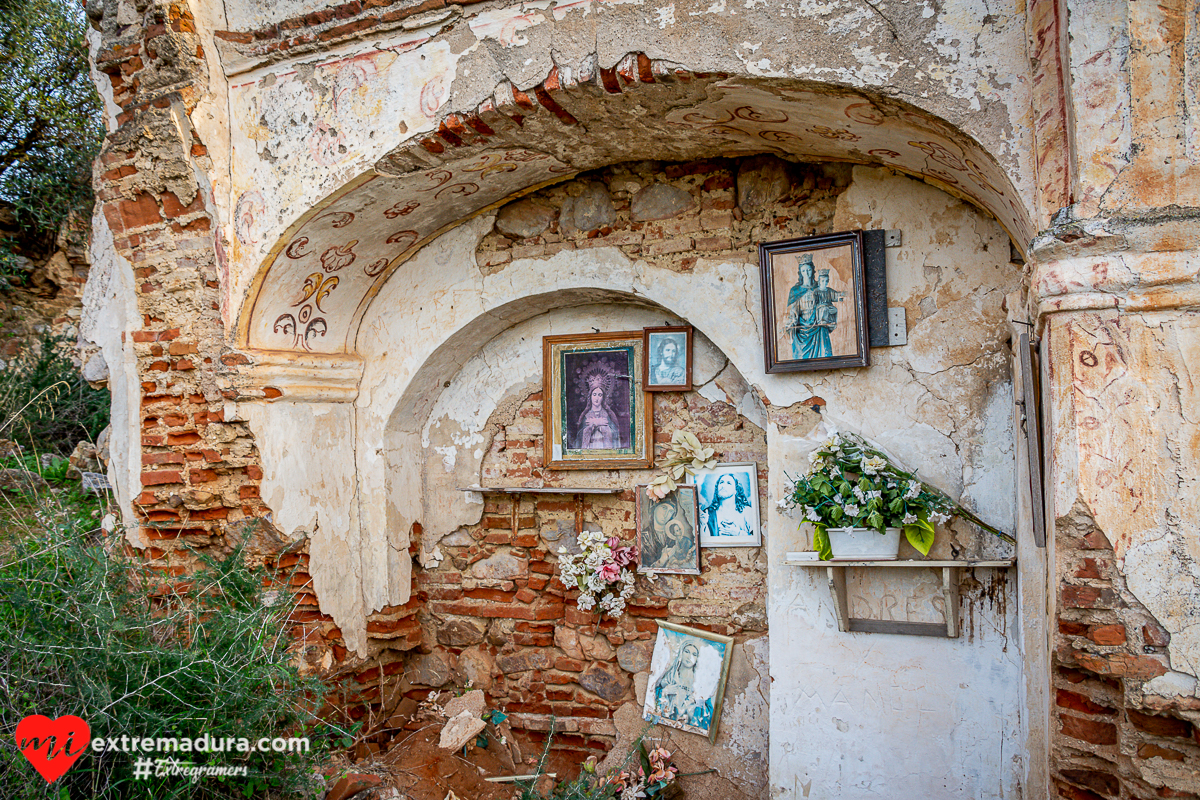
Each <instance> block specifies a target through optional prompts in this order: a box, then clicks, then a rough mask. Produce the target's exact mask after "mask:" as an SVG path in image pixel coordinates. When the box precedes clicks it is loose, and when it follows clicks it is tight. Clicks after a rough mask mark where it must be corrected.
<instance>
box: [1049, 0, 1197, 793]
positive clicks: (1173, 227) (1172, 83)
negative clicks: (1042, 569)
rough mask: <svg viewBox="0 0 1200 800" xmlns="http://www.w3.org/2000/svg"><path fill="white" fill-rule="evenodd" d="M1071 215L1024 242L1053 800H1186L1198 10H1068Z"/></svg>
mask: <svg viewBox="0 0 1200 800" xmlns="http://www.w3.org/2000/svg"><path fill="white" fill-rule="evenodd" d="M1068 6H1069V10H1070V20H1071V22H1070V33H1071V35H1070V37H1069V40H1068V41H1067V54H1068V61H1067V67H1068V69H1067V79H1068V84H1069V90H1070V93H1071V99H1072V108H1073V111H1074V115H1073V130H1072V135H1073V139H1074V147H1073V149H1072V152H1071V161H1072V170H1071V172H1072V182H1071V197H1070V198H1069V204H1068V205H1065V207H1064V208H1062V209H1061V210H1060V211H1059V213H1058V214H1056V215H1055V217H1054V219H1053V220H1052V222H1051V224H1050V225H1049V226H1048V228H1047V229H1046V230H1045V231H1044V232H1043V233H1042V234H1041V235H1040V236H1039V237H1038V238H1037V239H1036V240H1035V241H1034V242H1033V244H1032V247H1031V251H1030V253H1031V256H1032V260H1031V261H1032V266H1033V269H1032V278H1033V280H1032V286H1031V289H1032V290H1031V292H1030V294H1029V300H1030V305H1031V313H1030V318H1031V319H1035V320H1036V322H1037V324H1038V327H1037V332H1039V333H1040V334H1041V336H1042V354H1043V358H1044V363H1045V365H1046V366H1045V378H1046V382H1045V386H1046V393H1047V398H1046V408H1045V410H1044V414H1045V420H1046V422H1047V424H1048V428H1049V433H1050V434H1051V436H1052V438H1051V440H1050V441H1048V442H1047V448H1048V450H1049V456H1048V458H1047V472H1048V475H1049V479H1050V484H1049V488H1050V490H1051V494H1050V504H1049V514H1048V517H1049V519H1051V520H1052V521H1053V522H1052V524H1051V532H1052V534H1053V536H1052V542H1051V547H1052V553H1053V556H1054V561H1053V564H1054V568H1055V570H1056V574H1057V575H1058V577H1059V585H1058V586H1056V587H1054V589H1055V591H1054V596H1053V597H1052V608H1053V609H1054V618H1055V621H1056V626H1057V632H1056V634H1055V636H1054V637H1053V641H1052V646H1053V659H1054V670H1053V673H1052V681H1053V693H1054V709H1053V712H1054V713H1053V716H1054V720H1053V722H1052V733H1053V739H1052V748H1053V749H1052V754H1051V764H1052V771H1053V773H1054V779H1055V783H1056V786H1057V788H1058V791H1059V792H1060V793H1061V794H1062V796H1064V797H1072V796H1076V795H1077V794H1078V793H1079V792H1081V791H1082V792H1087V793H1092V794H1097V795H1100V796H1104V797H1120V798H1127V797H1130V798H1132V797H1143V796H1154V795H1157V796H1171V797H1188V798H1191V797H1196V796H1200V785H1198V783H1197V781H1196V778H1195V776H1196V775H1197V771H1198V770H1200V749H1198V748H1197V747H1196V745H1195V736H1196V733H1195V732H1196V730H1197V728H1196V723H1197V722H1198V721H1200V719H1198V718H1197V709H1198V707H1200V700H1197V684H1196V677H1197V667H1196V665H1197V663H1198V661H1200V651H1198V650H1197V643H1196V638H1195V633H1194V627H1195V620H1196V618H1197V616H1198V614H1200V605H1198V602H1200V592H1198V589H1197V587H1198V586H1200V571H1198V569H1197V562H1196V553H1195V552H1194V547H1193V543H1194V538H1195V537H1194V536H1192V535H1191V534H1190V533H1184V531H1194V529H1195V527H1196V525H1197V519H1196V511H1195V509H1194V508H1192V503H1191V501H1190V498H1191V497H1192V495H1194V490H1193V483H1194V480H1195V477H1194V476H1195V467H1194V465H1193V464H1192V460H1193V458H1192V454H1193V453H1194V452H1195V450H1196V428H1195V424H1194V420H1193V419H1192V414H1191V412H1190V411H1189V408H1190V401H1189V400H1188V397H1189V393H1190V392H1191V391H1192V388H1191V387H1192V383H1193V379H1192V377H1191V366H1190V364H1191V361H1190V359H1191V355H1189V354H1190V353H1191V351H1192V350H1193V349H1194V347H1195V344H1194V339H1195V334H1194V320H1193V317H1194V315H1195V311H1194V309H1195V308H1196V305H1197V300H1196V298H1197V286H1196V280H1195V276H1196V271H1197V268H1196V265H1197V253H1198V252H1200V226H1198V225H1197V217H1198V215H1200V161H1198V160H1197V157H1196V150H1195V141H1196V136H1195V132H1196V130H1197V120H1198V118H1200V117H1198V115H1200V104H1197V102H1196V93H1195V81H1194V76H1195V69H1196V59H1195V53H1196V50H1195V42H1196V35H1197V30H1198V28H1200V22H1198V20H1197V16H1196V8H1195V4H1194V3H1187V2H1165V3H1158V4H1154V5H1153V6H1148V5H1145V4H1140V3H1126V2H1117V1H1116V0H1096V1H1094V2H1093V1H1092V0H1083V1H1082V2H1080V1H1077V2H1071V3H1069V4H1068Z"/></svg>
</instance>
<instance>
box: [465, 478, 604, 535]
mask: <svg viewBox="0 0 1200 800" xmlns="http://www.w3.org/2000/svg"><path fill="white" fill-rule="evenodd" d="M458 491H460V492H478V493H480V494H569V495H571V496H573V497H574V498H575V535H576V536H578V535H579V534H581V533H583V496H584V495H585V494H620V493H621V492H623V491H625V489H624V488H621V487H616V488H605V487H595V486H592V487H585V486H541V487H529V486H460V487H458ZM519 505H520V503H519V502H518V503H512V535H513V536H516V535H517V530H518V528H519V525H518V522H519V514H518V513H517V510H518V506H519Z"/></svg>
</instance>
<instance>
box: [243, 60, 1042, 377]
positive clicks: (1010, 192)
mask: <svg viewBox="0 0 1200 800" xmlns="http://www.w3.org/2000/svg"><path fill="white" fill-rule="evenodd" d="M754 153H773V154H776V155H779V156H781V157H783V158H788V159H793V160H799V161H842V162H851V163H858V164H867V165H874V166H886V167H889V168H892V169H895V170H896V171H898V172H902V173H905V174H908V175H911V176H913V177H916V178H919V179H921V180H924V181H926V182H927V183H930V184H932V185H935V186H937V187H938V188H940V189H942V190H944V191H946V192H948V193H950V194H952V195H954V196H957V197H959V198H962V199H964V200H967V201H969V202H971V203H972V204H974V205H976V206H978V207H980V208H982V209H984V210H985V211H987V212H988V213H989V214H991V215H992V216H994V217H996V219H997V220H998V221H999V222H1000V223H1001V225H1003V226H1004V227H1005V229H1006V230H1007V231H1008V233H1009V235H1010V237H1012V239H1013V241H1014V242H1015V243H1017V245H1018V246H1019V247H1024V245H1025V243H1026V242H1028V241H1029V240H1030V239H1031V238H1032V235H1033V232H1034V228H1033V223H1032V220H1031V213H1030V211H1029V209H1028V207H1027V205H1026V204H1025V203H1024V202H1023V200H1022V198H1021V196H1020V195H1019V193H1018V192H1017V190H1016V188H1015V187H1014V181H1013V179H1012V177H1011V176H1010V175H1009V174H1008V173H1007V172H1006V171H1005V170H1004V169H1003V168H1002V167H1001V166H1000V165H999V164H998V162H997V161H996V160H995V159H994V158H992V157H991V156H990V155H989V154H988V153H987V152H986V151H985V150H984V149H983V147H982V146H981V145H980V144H979V143H978V142H977V141H975V140H974V139H972V138H971V137H969V136H967V135H966V134H965V133H963V132H962V131H961V130H959V129H957V128H955V127H954V126H952V125H950V124H949V123H947V122H945V121H944V120H941V119H939V118H937V117H935V116H933V115H932V114H930V113H929V112H926V111H923V110H921V109H918V108H916V107H914V106H909V105H906V104H903V103H900V102H898V101H895V100H891V99H885V98H880V97H872V96H868V95H867V94H865V93H861V92H857V91H851V90H848V89H845V88H842V87H832V86H828V85H822V84H816V83H812V82H803V81H796V80H787V79H775V78H758V77H753V76H747V75H731V74H728V73H705V72H695V71H689V70H685V69H682V68H680V67H678V66H677V65H674V64H670V63H667V62H660V61H653V60H651V59H649V58H648V57H646V56H644V55H641V54H631V55H628V56H626V57H625V58H623V59H622V60H621V61H619V62H618V63H617V64H616V65H614V66H613V67H610V68H600V67H599V66H597V65H596V64H595V62H594V61H590V62H587V63H584V64H583V65H581V66H580V67H578V68H576V69H571V68H568V67H562V66H559V67H555V68H554V69H553V70H552V71H551V72H550V74H549V75H548V76H547V77H546V79H545V80H544V81H542V82H541V83H540V84H538V85H537V86H535V87H533V88H532V89H529V90H520V89H518V88H516V87H515V86H513V85H512V84H510V83H503V84H501V85H500V86H498V87H497V89H496V90H495V92H494V94H493V96H492V97H490V98H488V99H487V100H485V101H484V102H483V103H481V104H480V105H479V106H478V107H477V108H476V109H474V111H472V112H471V113H469V114H450V115H447V116H445V117H443V118H442V119H441V121H440V122H439V123H438V124H437V127H436V130H435V131H433V132H431V133H428V134H423V135H419V136H416V137H412V138H410V139H408V140H407V141H405V142H404V143H403V144H401V145H399V146H398V147H396V148H395V149H393V150H392V151H390V152H388V153H387V154H386V155H384V156H383V157H382V158H380V159H379V160H378V161H377V162H376V163H375V164H374V166H373V168H372V169H371V170H370V171H369V172H367V173H364V174H362V175H359V176H358V177H357V178H355V179H354V180H352V181H350V182H348V183H347V184H345V185H344V186H343V187H342V188H341V189H339V190H338V191H337V192H335V193H333V194H331V195H330V196H328V197H327V198H326V199H325V200H323V201H322V202H320V203H318V204H317V205H316V206H314V207H313V208H312V209H311V210H309V211H308V212H307V213H306V214H304V215H303V216H302V217H301V218H300V219H298V220H297V221H296V222H295V223H294V224H292V225H291V227H290V228H289V229H288V230H287V231H286V232H285V233H284V235H283V236H282V237H280V238H279V240H278V241H277V243H276V244H275V246H274V248H273V249H272V250H271V251H270V253H269V255H268V256H267V258H266V259H265V261H264V262H263V263H262V265H261V266H260V268H259V270H258V273H257V275H256V276H255V278H254V280H253V282H252V284H251V288H250V291H249V297H248V298H247V302H246V303H245V304H244V305H243V311H242V314H241V317H240V320H239V326H238V340H239V344H240V345H242V346H243V347H247V348H249V349H253V350H261V351H284V352H289V351H290V352H295V353H307V352H311V353H319V354H353V353H355V352H356V351H357V341H356V340H357V336H358V332H359V325H360V323H361V321H362V319H363V316H364V314H365V313H366V310H367V308H368V307H369V306H370V303H371V301H372V300H373V299H374V297H375V296H376V295H377V294H378V293H379V291H380V289H381V288H382V286H383V285H384V284H385V283H386V282H387V281H388V280H389V278H390V277H391V276H392V275H394V274H396V272H397V270H398V268H399V267H400V265H401V264H403V263H404V262H405V261H407V260H408V259H409V258H411V257H412V256H413V255H414V254H415V253H417V252H418V251H419V250H420V249H421V248H422V247H423V246H424V245H425V244H427V243H428V242H430V241H432V240H433V239H435V238H436V237H437V236H439V235H441V234H442V233H444V232H445V231H447V230H449V229H451V228H453V227H455V226H457V225H459V224H461V223H462V222H463V221H464V220H467V219H470V218H472V217H473V216H475V215H477V214H480V213H482V212H485V211H487V210H489V209H492V208H495V207H497V206H499V205H501V204H503V203H505V202H507V201H509V200H511V199H512V198H514V197H518V196H521V195H524V194H527V193H529V192H531V191H535V190H537V189H539V188H541V187H543V186H546V185H549V184H552V183H555V182H558V181H562V180H566V179H568V178H570V177H571V176H573V175H575V174H578V173H580V172H584V171H587V170H592V169H597V168H599V167H603V166H607V165H609V164H612V163H617V162H620V161H628V160H630V158H631V156H634V157H639V158H645V159H653V160H666V161H683V160H690V159H696V158H703V157H708V156H713V155H730V156H741V155H750V154H754Z"/></svg>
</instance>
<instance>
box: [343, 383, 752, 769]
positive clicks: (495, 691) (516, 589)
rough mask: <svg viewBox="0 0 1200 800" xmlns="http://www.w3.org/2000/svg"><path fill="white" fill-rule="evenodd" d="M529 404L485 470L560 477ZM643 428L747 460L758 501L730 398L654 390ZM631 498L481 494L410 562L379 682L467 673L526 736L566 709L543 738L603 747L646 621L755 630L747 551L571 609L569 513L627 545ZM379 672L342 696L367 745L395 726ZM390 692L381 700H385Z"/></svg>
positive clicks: (445, 680)
mask: <svg viewBox="0 0 1200 800" xmlns="http://www.w3.org/2000/svg"><path fill="white" fill-rule="evenodd" d="M541 414H542V395H541V393H540V392H535V393H533V394H531V395H530V396H528V397H526V398H525V399H524V400H523V402H522V403H521V405H520V407H519V408H518V409H517V411H516V413H515V414H514V416H513V419H512V420H511V421H510V423H509V424H505V425H501V426H500V429H499V431H498V433H497V434H496V435H495V437H494V439H493V441H492V444H491V448H490V451H489V453H488V455H487V457H486V458H485V461H484V467H483V469H484V473H485V475H487V476H490V477H492V478H498V479H499V478H507V479H509V480H510V482H511V479H512V478H514V477H516V478H525V477H532V478H535V479H541V480H544V481H546V482H547V483H548V484H558V485H563V484H568V483H570V478H571V473H568V472H558V471H552V470H546V469H545V468H544V467H543V466H542V437H541V435H540V434H531V433H530V432H529V431H531V430H533V429H535V428H536V429H537V430H540V429H541ZM655 425H656V429H657V430H658V433H657V435H656V438H657V440H658V447H659V451H660V454H661V452H662V450H663V449H665V445H666V443H667V442H669V440H670V436H671V431H672V430H674V429H675V428H676V427H686V428H687V429H688V430H691V431H692V432H694V433H696V435H697V436H699V438H700V439H701V441H703V442H705V443H707V444H710V445H712V446H713V447H714V448H715V449H716V456H717V458H719V459H721V460H723V461H755V462H757V463H759V465H760V469H759V491H760V504H761V503H763V502H765V490H766V469H765V464H766V439H765V433H764V432H763V431H762V430H761V429H759V428H757V427H755V426H754V425H753V424H750V423H748V422H747V421H746V420H745V419H744V418H742V417H740V416H739V415H738V414H737V413H736V411H734V409H732V408H731V407H730V406H728V405H726V404H724V403H719V402H718V403H712V402H709V401H707V400H705V399H704V398H702V397H701V396H700V395H699V394H697V393H695V392H689V393H656V395H655ZM650 474H652V473H645V476H646V477H648V476H649V475H650ZM489 479H490V478H489ZM633 497H634V496H633V491H632V490H627V491H624V492H622V493H621V494H617V495H591V496H585V497H584V499H583V500H582V505H581V506H577V505H576V501H575V500H574V499H573V497H572V496H570V495H566V496H558V495H550V496H547V495H537V496H535V495H518V496H510V495H503V494H485V495H484V501H485V505H484V513H483V517H482V519H481V520H480V522H479V523H478V524H477V525H474V526H471V527H470V528H468V529H465V530H461V531H459V532H457V533H456V534H454V535H452V536H451V537H449V538H447V539H443V540H442V541H441V543H440V544H439V548H440V550H441V551H442V552H443V553H444V554H445V559H444V560H443V561H442V562H441V563H440V565H439V566H438V567H437V568H434V569H421V570H417V571H416V573H415V575H414V583H415V593H414V597H413V601H412V602H411V603H410V604H409V607H410V608H415V609H416V610H417V614H418V619H419V621H420V622H419V625H420V627H421V629H422V630H423V632H424V638H423V639H422V640H421V647H420V650H419V651H413V652H412V653H411V654H410V655H409V656H408V658H407V659H405V660H404V661H403V663H401V660H399V659H397V660H394V661H387V662H386V663H385V665H384V666H383V667H382V675H383V676H384V678H385V681H386V679H387V678H389V677H391V678H394V681H398V682H400V683H401V684H402V685H403V686H404V687H405V688H404V693H405V694H406V695H407V696H408V697H410V698H413V699H417V700H420V699H424V698H425V697H426V696H427V695H428V694H429V692H431V691H434V690H437V689H441V688H443V687H451V686H453V687H462V686H465V685H467V684H468V683H471V684H472V685H474V686H477V687H480V688H483V689H484V690H485V691H486V693H487V695H488V699H489V704H490V705H491V706H492V707H497V708H501V709H504V710H505V711H506V712H508V713H509V714H510V715H511V717H510V722H511V723H512V726H513V728H514V730H515V731H516V732H517V735H518V736H519V737H523V738H524V739H525V740H526V741H527V742H528V743H530V744H531V745H536V744H537V743H538V742H540V741H543V740H544V738H543V737H544V735H545V734H544V732H543V731H544V729H545V727H546V723H547V715H554V716H556V717H559V718H563V719H566V718H570V719H571V721H570V726H571V730H569V731H568V732H566V733H561V734H559V735H557V736H556V737H555V746H556V748H561V749H564V750H570V749H576V750H587V751H597V752H599V751H603V750H606V749H608V748H609V747H611V745H612V738H611V734H612V732H613V727H612V723H611V721H610V719H611V716H612V713H613V711H614V710H615V709H616V708H617V707H619V706H620V705H621V704H623V703H626V702H629V701H630V700H632V699H634V687H633V679H632V672H631V671H630V670H626V669H624V668H623V666H622V663H624V665H625V666H628V667H631V668H632V669H633V671H638V670H642V669H646V668H647V667H648V663H649V657H650V654H651V652H652V648H653V642H654V637H655V635H656V632H657V630H658V627H657V625H656V621H657V620H669V621H671V622H677V623H681V624H686V625H691V626H694V627H698V628H703V629H705V630H710V631H714V632H717V633H722V634H725V635H729V636H734V637H735V638H738V639H745V638H748V637H756V636H759V635H762V634H763V633H764V632H765V631H766V611H765V604H766V560H765V555H764V554H763V552H762V551H761V550H760V549H757V548H723V549H704V550H702V551H701V555H702V570H703V572H702V574H701V575H699V576H661V578H660V579H659V580H658V581H657V582H656V583H653V584H652V583H650V582H649V581H648V580H647V579H646V577H644V576H643V577H640V578H639V580H638V590H637V593H636V594H635V596H634V597H633V598H631V602H630V604H629V606H628V608H627V611H626V614H625V615H624V616H622V617H621V618H620V619H617V620H613V619H607V618H605V619H603V620H601V618H600V617H599V616H598V615H597V614H595V613H591V612H583V611H580V610H579V609H578V607H577V606H576V605H575V602H574V600H575V597H576V596H577V593H576V592H575V591H571V590H568V589H567V588H566V587H565V586H563V584H562V583H561V581H560V580H559V577H558V567H557V555H556V552H557V548H558V547H559V546H560V542H562V541H563V540H565V539H566V538H569V537H574V536H575V528H576V520H577V514H579V513H582V518H583V522H584V524H585V525H587V526H589V527H593V526H599V527H600V528H601V529H602V530H604V531H605V532H606V533H609V534H612V535H616V536H620V537H621V538H622V539H623V540H625V541H626V542H630V541H633V540H634V539H635V537H636V530H635V520H634V517H635V514H634V503H633ZM496 557H501V558H505V559H507V561H506V564H507V568H506V569H505V570H504V571H503V573H502V574H494V576H493V577H488V576H487V575H486V574H480V573H479V569H478V567H477V566H476V565H480V564H487V563H492V562H488V561H487V560H488V559H493V558H496ZM372 619H374V617H373V618H372ZM404 624H405V625H408V626H411V625H412V624H413V623H411V622H406V623H404ZM382 629H383V628H382V624H381V623H375V622H372V623H371V625H369V627H368V633H369V634H370V635H371V637H372V639H374V638H375V637H377V636H378V633H377V631H379V630H382ZM380 674H381V672H380V668H379V667H373V668H371V669H368V670H364V671H363V672H361V673H358V674H357V675H356V676H355V678H354V679H353V680H352V681H349V682H347V684H346V686H347V690H346V695H345V697H346V699H347V700H358V701H360V702H363V703H364V704H365V706H364V707H362V708H356V709H353V710H352V716H357V717H360V718H361V717H363V716H366V715H368V714H369V715H370V718H371V719H373V720H379V721H380V726H379V732H378V733H377V734H376V735H375V736H373V737H371V739H370V740H369V741H370V742H371V743H373V744H376V745H377V746H386V745H387V744H388V742H389V741H391V739H392V738H393V737H394V736H395V731H393V730H390V729H389V728H388V727H387V725H386V723H385V722H383V721H384V720H385V719H386V718H387V716H388V713H389V711H390V708H389V707H388V706H387V702H388V699H389V695H388V691H387V688H386V687H384V688H383V689H380V687H379V686H378V685H377V684H378V681H379V677H380ZM396 699H397V698H396V697H395V696H394V695H392V696H391V697H390V700H391V702H392V703H393V705H394V703H395V702H396Z"/></svg>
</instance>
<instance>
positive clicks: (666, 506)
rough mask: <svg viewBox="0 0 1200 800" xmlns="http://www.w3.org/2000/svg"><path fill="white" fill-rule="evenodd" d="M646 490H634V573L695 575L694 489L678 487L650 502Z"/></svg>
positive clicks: (697, 569)
mask: <svg viewBox="0 0 1200 800" xmlns="http://www.w3.org/2000/svg"><path fill="white" fill-rule="evenodd" d="M646 488H647V487H645V486H637V487H635V489H634V496H635V507H636V510H637V515H636V516H637V536H638V572H662V573H667V574H672V575H699V574H700V538H699V527H698V526H697V524H696V520H697V506H696V487H695V486H678V487H676V488H675V491H673V492H671V493H670V494H669V495H667V496H666V497H664V498H663V499H661V500H655V499H654V498H652V497H651V496H650V495H649V494H648V493H647V491H646Z"/></svg>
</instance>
